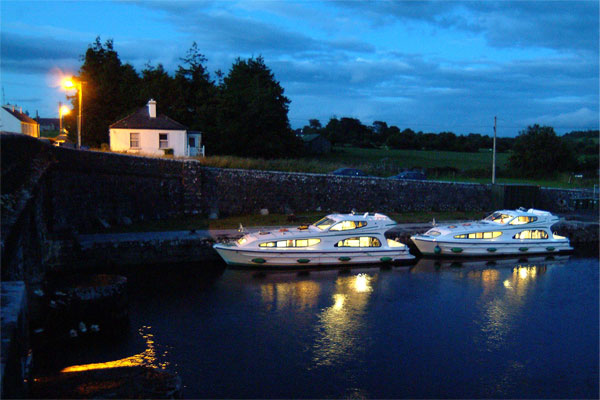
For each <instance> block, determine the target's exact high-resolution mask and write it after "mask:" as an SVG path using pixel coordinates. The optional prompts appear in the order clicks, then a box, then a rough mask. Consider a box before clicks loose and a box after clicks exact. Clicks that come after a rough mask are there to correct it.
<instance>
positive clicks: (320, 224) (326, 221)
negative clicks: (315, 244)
mask: <svg viewBox="0 0 600 400" xmlns="http://www.w3.org/2000/svg"><path fill="white" fill-rule="evenodd" d="M335 223H336V221H334V220H332V219H331V218H327V217H324V218H321V219H320V220H318V221H317V222H315V223H314V225H315V226H316V227H317V228H319V229H320V230H322V231H324V230H326V229H328V228H329V227H330V226H331V225H333V224H335Z"/></svg>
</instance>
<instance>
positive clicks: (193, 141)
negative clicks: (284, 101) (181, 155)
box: [188, 137, 196, 147]
mask: <svg viewBox="0 0 600 400" xmlns="http://www.w3.org/2000/svg"><path fill="white" fill-rule="evenodd" d="M188 146H190V147H196V138H195V137H191V138H188Z"/></svg>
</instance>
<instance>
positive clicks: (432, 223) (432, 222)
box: [431, 218, 435, 226]
mask: <svg viewBox="0 0 600 400" xmlns="http://www.w3.org/2000/svg"><path fill="white" fill-rule="evenodd" d="M431 225H433V226H435V218H434V219H433V221H431Z"/></svg>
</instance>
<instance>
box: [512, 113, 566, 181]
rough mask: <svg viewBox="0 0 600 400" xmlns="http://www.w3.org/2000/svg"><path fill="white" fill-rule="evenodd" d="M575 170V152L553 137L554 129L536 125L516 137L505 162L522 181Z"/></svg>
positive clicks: (562, 141) (559, 139) (554, 135)
mask: <svg viewBox="0 0 600 400" xmlns="http://www.w3.org/2000/svg"><path fill="white" fill-rule="evenodd" d="M576 166H577V155H576V153H575V150H574V149H573V148H572V147H571V146H569V145H568V143H567V142H566V141H564V140H562V139H561V138H560V137H558V136H556V133H555V132H554V128H552V127H549V126H539V125H537V124H536V125H533V126H529V127H527V130H525V131H521V132H520V133H519V135H518V136H517V138H516V140H515V142H514V145H513V152H512V154H511V156H510V158H509V167H510V168H511V169H512V170H513V171H515V172H517V173H518V174H520V175H521V176H525V177H535V178H539V177H543V176H549V175H553V174H554V173H555V172H561V171H572V170H574V169H575V168H576Z"/></svg>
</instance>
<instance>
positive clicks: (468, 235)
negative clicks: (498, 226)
mask: <svg viewBox="0 0 600 400" xmlns="http://www.w3.org/2000/svg"><path fill="white" fill-rule="evenodd" d="M500 235H502V232H500V231H495V232H474V233H464V234H462V235H454V239H494V238H497V237H498V236H500Z"/></svg>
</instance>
